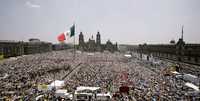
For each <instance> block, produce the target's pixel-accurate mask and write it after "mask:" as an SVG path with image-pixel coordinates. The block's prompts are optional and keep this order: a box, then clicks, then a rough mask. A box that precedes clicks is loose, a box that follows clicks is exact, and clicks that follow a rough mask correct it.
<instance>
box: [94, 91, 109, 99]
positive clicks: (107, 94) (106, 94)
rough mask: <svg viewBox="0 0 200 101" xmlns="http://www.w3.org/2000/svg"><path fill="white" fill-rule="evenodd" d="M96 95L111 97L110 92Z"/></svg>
mask: <svg viewBox="0 0 200 101" xmlns="http://www.w3.org/2000/svg"><path fill="white" fill-rule="evenodd" d="M97 96H109V97H110V98H111V94H110V93H109V92H108V93H98V94H97Z"/></svg>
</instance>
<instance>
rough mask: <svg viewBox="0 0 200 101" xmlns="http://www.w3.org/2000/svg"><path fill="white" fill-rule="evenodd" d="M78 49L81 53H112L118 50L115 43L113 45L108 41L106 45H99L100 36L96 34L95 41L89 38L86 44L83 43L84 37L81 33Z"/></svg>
mask: <svg viewBox="0 0 200 101" xmlns="http://www.w3.org/2000/svg"><path fill="white" fill-rule="evenodd" d="M78 49H79V50H81V51H89V52H95V51H98V52H103V51H105V50H107V51H110V52H114V51H117V50H118V46H117V43H116V44H113V43H112V42H111V41H110V40H108V41H107V42H106V44H102V43H101V34H100V33H99V32H97V34H96V40H94V38H93V36H92V38H89V40H88V41H87V42H85V41H84V35H83V33H82V32H80V34H79V45H78Z"/></svg>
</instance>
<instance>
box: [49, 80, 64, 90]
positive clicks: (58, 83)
mask: <svg viewBox="0 0 200 101" xmlns="http://www.w3.org/2000/svg"><path fill="white" fill-rule="evenodd" d="M64 83H65V82H64V81H63V80H55V81H53V82H52V83H51V84H50V85H49V88H50V89H52V88H53V87H55V88H56V89H59V88H62V87H63V86H64Z"/></svg>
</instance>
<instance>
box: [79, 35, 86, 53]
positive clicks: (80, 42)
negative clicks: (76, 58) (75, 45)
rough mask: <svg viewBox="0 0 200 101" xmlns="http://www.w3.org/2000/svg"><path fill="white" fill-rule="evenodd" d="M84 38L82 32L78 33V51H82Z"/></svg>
mask: <svg viewBox="0 0 200 101" xmlns="http://www.w3.org/2000/svg"><path fill="white" fill-rule="evenodd" d="M84 44H85V43H84V36H83V33H82V32H80V34H79V49H81V50H84V47H85V46H84Z"/></svg>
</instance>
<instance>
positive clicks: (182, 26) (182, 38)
mask: <svg viewBox="0 0 200 101" xmlns="http://www.w3.org/2000/svg"><path fill="white" fill-rule="evenodd" d="M183 27H184V26H182V35H181V39H182V40H183Z"/></svg>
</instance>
